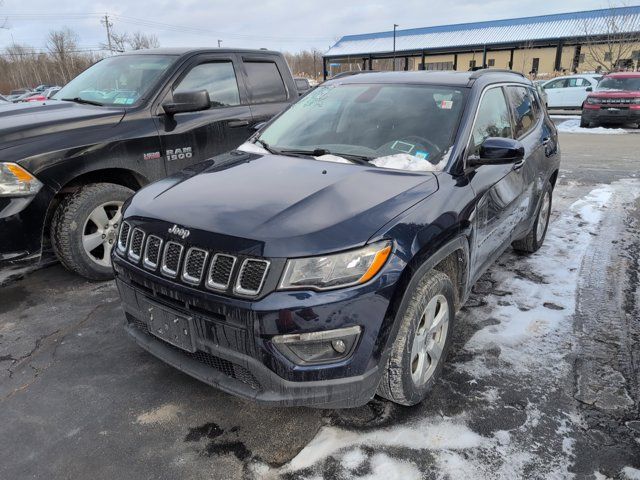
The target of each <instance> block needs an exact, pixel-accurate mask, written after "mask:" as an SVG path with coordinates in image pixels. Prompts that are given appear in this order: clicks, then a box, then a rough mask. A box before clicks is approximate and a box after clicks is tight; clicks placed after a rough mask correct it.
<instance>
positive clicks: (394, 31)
mask: <svg viewBox="0 0 640 480" xmlns="http://www.w3.org/2000/svg"><path fill="white" fill-rule="evenodd" d="M399 26H400V25H398V24H397V23H394V24H393V71H394V72H395V71H396V28H398V27H399Z"/></svg>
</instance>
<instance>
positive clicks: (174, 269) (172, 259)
mask: <svg viewBox="0 0 640 480" xmlns="http://www.w3.org/2000/svg"><path fill="white" fill-rule="evenodd" d="M182 250H184V247H183V246H182V245H180V244H179V243H176V242H167V244H166V246H165V247H164V255H163V256H162V267H161V268H160V270H161V271H162V273H163V274H164V275H166V276H167V277H173V278H175V277H177V276H178V269H179V268H180V260H181V258H182Z"/></svg>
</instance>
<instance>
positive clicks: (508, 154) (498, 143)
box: [467, 137, 524, 167]
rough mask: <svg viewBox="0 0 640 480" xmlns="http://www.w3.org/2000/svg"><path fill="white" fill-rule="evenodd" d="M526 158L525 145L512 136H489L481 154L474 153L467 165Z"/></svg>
mask: <svg viewBox="0 0 640 480" xmlns="http://www.w3.org/2000/svg"><path fill="white" fill-rule="evenodd" d="M523 158H524V146H523V145H522V143H520V142H519V141H518V140H514V139H512V138H501V137H489V138H487V139H486V140H485V141H484V142H482V145H481V146H480V155H479V156H478V155H472V156H470V157H469V158H468V159H467V165H468V166H470V167H477V166H479V165H505V164H508V163H518V162H519V161H521V160H522V159H523Z"/></svg>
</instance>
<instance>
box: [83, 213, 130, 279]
mask: <svg viewBox="0 0 640 480" xmlns="http://www.w3.org/2000/svg"><path fill="white" fill-rule="evenodd" d="M123 203H124V202H117V201H114V202H106V203H103V204H102V205H98V206H97V207H96V208H94V209H93V211H92V212H91V214H90V215H89V217H88V218H87V220H86V221H85V223H84V228H83V229H82V246H83V248H84V251H85V253H86V254H87V255H88V256H89V258H90V259H91V260H92V261H94V262H95V263H97V264H98V265H101V266H103V267H108V266H110V265H111V250H112V249H113V246H114V245H115V244H116V240H117V236H118V226H119V224H120V219H121V218H122V204H123Z"/></svg>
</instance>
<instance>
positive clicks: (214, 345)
mask: <svg viewBox="0 0 640 480" xmlns="http://www.w3.org/2000/svg"><path fill="white" fill-rule="evenodd" d="M559 163H560V153H559V148H558V138H557V132H556V129H555V127H554V125H553V123H552V122H551V120H550V119H549V117H548V115H547V113H546V111H545V109H544V108H543V107H542V105H541V102H540V99H539V98H538V95H537V93H536V90H535V88H534V87H533V86H532V84H531V82H529V81H528V80H527V79H525V78H524V77H522V76H521V75H518V74H515V73H511V72H505V71H498V70H490V69H489V70H479V71H476V72H464V73H462V72H461V73H454V72H424V71H420V72H385V73H370V74H368V75H352V76H347V77H343V78H339V79H335V80H332V81H328V82H326V83H324V84H323V85H321V86H320V87H318V88H317V89H315V90H313V91H312V92H310V93H309V94H307V95H306V96H304V97H303V98H301V99H300V100H299V101H298V102H297V103H295V104H293V105H292V106H291V107H290V108H288V109H287V110H286V111H285V112H283V113H282V114H281V115H279V116H278V117H276V118H275V119H273V120H272V121H270V122H269V124H267V125H266V126H264V127H263V128H262V129H261V130H260V131H259V132H258V133H256V134H255V135H254V136H253V137H252V138H251V139H250V140H249V141H248V142H247V143H245V144H243V145H242V146H240V147H239V148H238V149H237V150H234V151H231V152H229V153H226V154H223V155H219V156H216V157H213V158H211V159H210V160H208V161H205V162H203V163H199V164H197V165H195V166H193V167H190V168H188V169H186V170H183V171H182V172H180V173H178V174H176V175H174V176H172V177H169V178H166V179H164V180H160V181H158V182H156V183H154V184H151V185H149V186H148V187H145V188H143V189H142V190H141V191H140V192H138V193H137V194H136V195H135V196H134V197H133V198H132V199H130V200H129V201H128V202H127V203H126V204H125V208H124V213H123V219H124V221H123V222H122V225H121V229H120V231H119V234H118V244H117V248H116V249H114V253H113V265H114V269H115V275H116V281H117V284H118V288H119V291H120V295H121V297H122V303H123V307H124V311H125V314H126V329H127V331H128V333H129V334H130V335H131V336H132V337H133V338H134V339H135V341H136V342H137V343H138V344H139V345H140V346H142V347H143V348H144V349H146V350H148V351H149V352H151V353H152V354H153V355H155V356H157V357H159V358H161V359H162V360H164V361H165V362H167V363H169V364H171V365H173V366H175V367H176V368H178V369H180V370H183V371H184V372H186V373H188V374H189V375H192V376H194V377H196V378H198V379H200V380H202V381H204V382H206V383H208V384H211V385H214V386H216V387H217V388H219V389H222V390H224V391H226V392H229V393H232V394H235V395H239V396H241V397H245V398H250V399H254V400H256V401H259V402H263V403H266V404H278V405H313V406H323V407H352V406H357V405H362V404H364V403H366V402H368V401H369V400H370V399H371V398H372V397H373V396H374V395H375V394H376V393H377V394H379V395H381V396H383V397H385V398H387V399H389V400H392V401H394V402H397V403H400V404H404V405H413V404H416V403H418V402H420V401H421V400H423V399H424V398H425V396H426V394H427V392H428V391H429V389H430V388H431V387H432V386H433V384H434V382H435V381H436V379H437V378H438V375H439V374H440V372H441V370H442V366H443V362H444V360H445V358H446V356H447V351H448V348H449V343H450V340H451V336H452V330H453V328H454V326H455V322H454V319H455V313H456V312H457V311H458V310H459V309H460V307H461V306H462V305H463V304H464V302H465V300H466V298H467V296H468V295H469V292H470V289H471V286H472V285H473V284H474V282H475V281H476V280H477V279H478V277H479V276H480V275H481V274H482V273H483V272H484V271H485V270H486V269H487V268H488V267H489V266H490V265H491V264H492V262H493V261H494V260H495V259H496V258H497V257H498V256H499V255H500V254H501V253H502V252H503V251H504V250H505V249H506V248H508V247H509V246H510V245H511V246H513V248H514V249H515V250H517V251H519V252H523V253H531V252H535V251H536V250H538V248H540V246H541V244H542V242H543V241H544V237H545V233H546V230H547V224H548V221H549V213H550V210H551V196H552V191H553V188H554V185H555V182H556V179H557V176H558V168H559Z"/></svg>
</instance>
